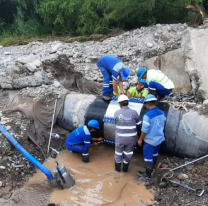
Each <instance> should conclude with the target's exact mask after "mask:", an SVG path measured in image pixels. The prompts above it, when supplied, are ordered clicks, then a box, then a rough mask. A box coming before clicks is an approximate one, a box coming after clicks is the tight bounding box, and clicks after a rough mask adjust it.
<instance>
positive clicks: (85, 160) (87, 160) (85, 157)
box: [82, 155, 90, 163]
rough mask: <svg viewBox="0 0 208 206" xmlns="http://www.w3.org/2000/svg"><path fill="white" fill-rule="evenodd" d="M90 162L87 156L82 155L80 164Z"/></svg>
mask: <svg viewBox="0 0 208 206" xmlns="http://www.w3.org/2000/svg"><path fill="white" fill-rule="evenodd" d="M89 161H90V159H89V155H82V162H84V163H88V162H89Z"/></svg>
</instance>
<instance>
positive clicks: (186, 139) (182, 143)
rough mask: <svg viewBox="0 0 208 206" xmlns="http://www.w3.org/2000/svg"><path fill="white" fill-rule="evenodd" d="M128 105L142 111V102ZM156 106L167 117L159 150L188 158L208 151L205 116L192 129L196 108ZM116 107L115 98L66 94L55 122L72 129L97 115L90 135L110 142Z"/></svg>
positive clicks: (112, 138)
mask: <svg viewBox="0 0 208 206" xmlns="http://www.w3.org/2000/svg"><path fill="white" fill-rule="evenodd" d="M129 107H130V108H131V109H134V110H136V111H137V113H138V114H139V115H140V116H141V117H143V115H144V114H145V113H146V109H145V108H144V107H143V104H142V103H135V102H129ZM157 107H158V108H159V109H161V110H162V111H163V112H164V114H165V116H166V118H167V120H166V126H165V142H164V143H163V144H162V145H161V151H162V152H163V153H165V154H169V155H175V156H179V157H190V158H197V157H201V156H203V155H206V154H208V138H207V133H206V128H207V127H205V126H206V124H207V122H208V119H207V118H205V117H203V118H202V117H200V121H201V122H200V124H199V125H198V130H196V126H195V122H196V119H197V118H198V117H199V116H197V115H198V114H196V112H194V111H191V110H190V111H188V112H185V113H184V112H181V111H176V110H174V109H173V108H172V107H170V106H169V105H168V103H166V102H158V104H157ZM118 109H120V108H119V104H118V102H117V101H116V100H111V101H105V100H103V99H102V98H101V97H96V96H94V95H84V94H68V95H67V96H66V99H65V103H64V111H63V116H61V115H59V116H58V118H57V122H56V123H57V125H59V126H60V127H63V128H65V129H67V130H69V131H72V130H74V129H75V128H77V127H79V126H82V125H84V124H85V125H86V124H87V122H88V121H89V120H90V119H97V120H98V121H99V123H100V127H101V129H100V131H99V134H97V133H96V134H93V135H92V136H94V137H96V136H97V137H101V136H104V137H105V138H106V139H107V140H109V141H110V143H111V142H112V141H115V124H114V118H113V117H114V113H115V111H117V110H118ZM193 118H194V119H193ZM202 124H203V125H204V129H203V132H201V130H200V127H201V125H202ZM198 131H200V132H201V133H200V134H199V135H197V134H198V133H199V132H198ZM138 134H139V133H138ZM201 134H203V136H202V135H201ZM200 135H201V136H200Z"/></svg>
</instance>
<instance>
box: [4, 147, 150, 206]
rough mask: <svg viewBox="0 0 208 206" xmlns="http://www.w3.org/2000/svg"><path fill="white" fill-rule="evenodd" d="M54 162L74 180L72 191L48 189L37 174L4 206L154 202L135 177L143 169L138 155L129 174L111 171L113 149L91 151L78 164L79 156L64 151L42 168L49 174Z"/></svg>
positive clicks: (133, 205) (113, 205)
mask: <svg viewBox="0 0 208 206" xmlns="http://www.w3.org/2000/svg"><path fill="white" fill-rule="evenodd" d="M55 160H57V161H58V163H59V164H64V165H65V167H66V168H67V170H68V171H69V172H70V174H71V175H72V176H73V178H74V179H75V181H76V182H75V185H74V186H73V187H72V188H70V189H64V190H62V189H61V188H51V187H50V185H49V182H48V181H47V179H46V176H45V175H44V174H43V173H41V172H40V171H38V172H37V173H36V174H35V175H34V176H33V177H32V178H30V180H29V182H27V183H26V184H25V185H24V187H23V188H22V189H21V190H20V191H18V192H17V193H16V194H14V195H13V196H12V197H11V198H10V200H8V201H7V203H8V204H4V205H6V206H7V205H12V206H13V205H18V206H19V205H21V206H24V205H35V206H36V205H48V204H49V203H55V204H58V205H61V206H71V205H73V206H97V205H103V206H105V205H106V206H107V205H109V206H116V205H118V206H122V205H126V206H127V205H128V206H144V205H148V204H151V203H152V201H153V199H154V196H153V192H152V191H151V190H147V189H146V187H145V186H143V185H140V184H139V182H138V180H137V178H136V171H137V170H138V169H141V167H143V159H142V156H141V155H140V154H134V156H133V158H132V161H131V164H130V168H129V172H128V173H123V172H120V173H119V172H116V171H115V170H114V148H113V147H111V146H106V145H99V146H97V147H94V148H91V150H90V162H89V163H87V164H86V163H83V162H82V161H81V154H77V153H71V152H70V151H66V150H64V151H62V152H61V155H59V156H57V159H52V158H49V159H48V160H47V161H46V162H45V164H44V165H45V166H46V167H47V168H49V169H50V170H51V171H52V170H53V169H54V168H55ZM15 201H16V203H14V202H15ZM9 203H10V204H9Z"/></svg>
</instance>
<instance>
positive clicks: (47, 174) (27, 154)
mask: <svg viewBox="0 0 208 206" xmlns="http://www.w3.org/2000/svg"><path fill="white" fill-rule="evenodd" d="M0 131H1V132H2V133H3V134H4V135H5V137H6V138H7V139H8V140H9V141H10V142H11V143H12V144H13V145H14V146H15V147H16V148H17V150H18V151H19V152H20V153H21V154H22V155H24V156H25V157H26V158H27V160H28V161H30V162H31V163H32V164H33V165H35V166H36V167H37V168H38V169H39V170H41V171H42V172H43V173H44V174H45V175H46V177H47V178H48V180H49V181H51V180H53V175H52V174H51V171H50V170H49V169H47V168H46V167H45V166H43V165H42V164H41V163H40V162H39V161H38V160H36V159H35V158H34V157H33V156H32V155H31V154H29V153H28V152H27V151H26V150H25V149H24V148H23V147H22V146H21V145H20V144H19V143H18V142H17V141H16V140H15V139H14V138H13V137H12V136H11V135H10V134H9V133H8V132H7V130H6V129H5V128H4V127H3V126H2V125H1V124H0Z"/></svg>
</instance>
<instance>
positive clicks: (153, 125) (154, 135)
mask: <svg viewBox="0 0 208 206" xmlns="http://www.w3.org/2000/svg"><path fill="white" fill-rule="evenodd" d="M156 101H157V99H156V97H155V96H154V95H152V94H149V95H148V96H146V97H145V99H144V105H145V106H146V108H147V109H148V111H147V113H146V114H145V115H144V117H143V122H142V129H141V130H142V131H141V135H140V138H139V140H138V142H137V143H138V145H139V146H142V140H144V146H143V155H144V161H145V162H146V171H145V172H140V171H139V172H138V173H137V174H138V176H142V177H145V178H150V177H151V173H152V171H153V168H154V165H155V164H156V161H157V157H158V151H159V148H160V144H161V143H162V142H163V141H164V140H165V138H164V132H163V130H164V126H165V121H166V118H165V116H164V113H163V111H161V110H160V109H158V108H157V107H156V106H155V105H156Z"/></svg>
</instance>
